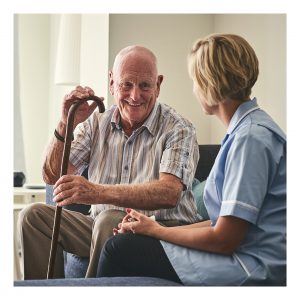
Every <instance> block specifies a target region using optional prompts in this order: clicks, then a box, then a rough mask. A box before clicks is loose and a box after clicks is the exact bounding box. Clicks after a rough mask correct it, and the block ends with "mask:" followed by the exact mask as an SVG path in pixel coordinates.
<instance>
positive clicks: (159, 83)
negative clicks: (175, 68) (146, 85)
mask: <svg viewBox="0 0 300 300" xmlns="http://www.w3.org/2000/svg"><path fill="white" fill-rule="evenodd" d="M163 79H164V76H163V75H158V76H157V82H156V97H158V96H159V92H160V85H161V83H162V82H163Z"/></svg>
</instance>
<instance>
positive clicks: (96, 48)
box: [15, 14, 286, 183]
mask: <svg viewBox="0 0 300 300" xmlns="http://www.w3.org/2000/svg"><path fill="white" fill-rule="evenodd" d="M82 20H83V26H82V32H83V36H84V37H83V44H84V45H83V48H82V52H83V54H82V64H83V65H82V74H81V78H82V84H83V85H91V86H92V87H93V88H94V89H95V90H96V93H97V94H99V95H101V96H104V97H106V95H107V88H106V87H107V69H108V68H110V67H111V66H112V63H113V59H114V57H115V55H116V54H117V52H118V51H119V50H120V49H121V48H123V47H125V46H127V45H130V44H140V45H144V46H146V47H149V48H150V49H152V50H153V51H154V52H155V54H156V55H157V57H158V65H159V72H160V73H161V74H163V75H164V76H165V78H164V81H163V85H162V89H161V95H160V99H159V100H160V101H161V102H164V103H167V104H169V105H171V106H173V107H174V108H175V109H176V110H177V111H178V112H180V113H181V114H182V115H184V116H185V117H187V118H188V119H190V120H191V121H192V122H193V123H194V125H195V127H196V130H197V137H198V142H199V143H201V144H205V143H220V141H221V139H222V138H223V136H224V133H225V130H224V128H223V126H222V124H220V122H219V121H218V120H217V119H215V118H214V117H211V116H206V115H204V114H203V112H202V110H201V108H200V106H199V104H198V103H197V100H196V99H195V97H194V95H193V93H192V82H191V80H190V79H189V77H188V72H187V67H186V61H187V53H188V51H189V49H190V47H191V45H192V44H193V42H194V40H195V39H197V38H199V37H203V36H205V35H207V34H209V33H212V32H231V33H237V34H241V35H243V36H244V37H245V38H246V39H247V40H249V42H250V43H251V44H252V46H253V47H254V49H255V50H256V52H257V55H258V58H259V60H260V76H259V79H258V82H257V84H256V86H255V88H254V90H253V96H256V97H257V98H258V101H259V104H260V105H261V107H262V108H264V109H266V110H267V111H268V112H269V113H270V115H271V116H272V117H273V118H274V119H275V121H276V122H278V124H279V125H280V126H281V127H282V129H283V130H284V131H286V16H285V15H262V14H254V15H249V14H247V15H241V14H234V15H228V14H217V15H209V14H168V15H164V14H153V15H151V14H133V15H128V14H111V15H109V16H108V15H82ZM58 22H59V15H41V14H35V15H19V25H18V29H19V33H20V39H19V47H20V57H19V61H20V66H19V67H20V102H21V117H22V125H23V133H24V144H25V146H24V152H25V162H26V176H27V179H28V180H27V182H29V183H41V182H42V178H41V160H42V155H43V151H44V148H45V145H46V144H47V142H48V139H49V138H50V137H52V135H53V131H54V127H55V126H56V124H57V121H58V119H59V116H60V110H61V104H62V97H63V96H64V95H65V94H66V93H67V92H68V91H69V90H70V89H71V88H72V87H58V86H55V85H54V80H53V74H54V65H55V57H56V43H57V42H56V41H57V32H58ZM15 88H16V86H15ZM112 103H113V99H112V98H109V105H111V104H112ZM109 105H108V106H109Z"/></svg>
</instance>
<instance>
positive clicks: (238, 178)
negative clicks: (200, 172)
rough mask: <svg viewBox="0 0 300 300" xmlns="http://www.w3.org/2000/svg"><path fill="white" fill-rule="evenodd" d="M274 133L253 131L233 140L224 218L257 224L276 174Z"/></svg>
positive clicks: (225, 194)
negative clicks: (233, 218) (273, 173)
mask: <svg viewBox="0 0 300 300" xmlns="http://www.w3.org/2000/svg"><path fill="white" fill-rule="evenodd" d="M271 140H272V133H271V132H270V131H268V130H267V129H263V128H259V129H258V130H254V131H253V130H252V131H251V130H250V131H249V132H248V133H247V134H244V135H242V136H238V137H236V138H234V139H233V140H232V144H231V146H230V150H229V152H228V155H227V158H226V164H225V170H224V185H223V190H222V193H223V195H222V205H221V211H220V216H226V215H232V216H236V217H239V218H242V219H245V220H247V221H249V222H251V223H254V224H255V222H256V220H257V217H258V214H259V212H260V209H261V206H262V205H263V202H264V199H265V196H266V193H267V189H268V185H269V181H270V180H271V177H272V172H273V169H274V168H273V167H272V164H273V155H274V153H272V152H273V151H274V149H272V145H273V146H274V144H272V142H270V141H271Z"/></svg>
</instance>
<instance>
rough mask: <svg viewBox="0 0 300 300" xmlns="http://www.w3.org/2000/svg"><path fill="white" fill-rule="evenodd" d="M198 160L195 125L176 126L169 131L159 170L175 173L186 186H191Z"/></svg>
mask: <svg viewBox="0 0 300 300" xmlns="http://www.w3.org/2000/svg"><path fill="white" fill-rule="evenodd" d="M198 160H199V148H198V143H197V139H196V133H195V129H194V127H193V126H186V127H184V128H183V127H182V128H176V129H174V130H173V131H172V132H170V133H169V137H168V139H167V142H166V147H165V149H164V151H163V155H162V159H161V163H160V170H159V171H160V172H164V173H169V174H173V175H175V176H176V177H178V178H180V179H181V181H182V183H183V184H184V185H185V186H186V187H191V186H192V182H193V178H194V175H195V172H196V167H197V163H198Z"/></svg>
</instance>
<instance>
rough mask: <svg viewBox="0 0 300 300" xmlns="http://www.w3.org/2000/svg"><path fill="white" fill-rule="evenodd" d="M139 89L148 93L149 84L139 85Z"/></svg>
mask: <svg viewBox="0 0 300 300" xmlns="http://www.w3.org/2000/svg"><path fill="white" fill-rule="evenodd" d="M140 89H141V90H143V91H149V90H150V89H151V84H150V83H148V82H142V83H140Z"/></svg>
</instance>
